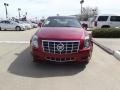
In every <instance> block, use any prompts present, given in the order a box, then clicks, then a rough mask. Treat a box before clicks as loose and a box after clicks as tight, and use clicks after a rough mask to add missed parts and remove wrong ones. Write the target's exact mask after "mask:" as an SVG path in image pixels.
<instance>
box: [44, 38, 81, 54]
mask: <svg viewBox="0 0 120 90" xmlns="http://www.w3.org/2000/svg"><path fill="white" fill-rule="evenodd" d="M59 44H63V45H64V47H63V48H64V49H63V50H62V51H60V50H58V49H57V46H58V45H59ZM79 47H80V41H77V40H75V41H54V40H42V48H43V51H44V52H47V53H53V54H71V53H77V52H78V51H79Z"/></svg>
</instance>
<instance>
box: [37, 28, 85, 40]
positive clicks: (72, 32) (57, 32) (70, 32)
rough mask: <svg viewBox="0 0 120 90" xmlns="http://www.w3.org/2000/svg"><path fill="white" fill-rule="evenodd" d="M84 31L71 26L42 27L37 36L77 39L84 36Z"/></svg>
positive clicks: (41, 37) (42, 37)
mask: <svg viewBox="0 0 120 90" xmlns="http://www.w3.org/2000/svg"><path fill="white" fill-rule="evenodd" d="M84 31H85V30H83V29H82V28H73V27H69V28H68V27H42V28H40V30H39V32H38V33H37V36H38V38H40V39H54V40H55V39H56V40H65V39H66V40H79V39H83V38H84V33H85V32H84Z"/></svg>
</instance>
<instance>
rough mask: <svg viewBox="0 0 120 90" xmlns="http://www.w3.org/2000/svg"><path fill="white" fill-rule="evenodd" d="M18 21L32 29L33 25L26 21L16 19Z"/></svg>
mask: <svg viewBox="0 0 120 90" xmlns="http://www.w3.org/2000/svg"><path fill="white" fill-rule="evenodd" d="M16 22H18V23H20V24H23V25H25V27H26V28H27V29H32V25H31V24H29V23H27V22H26V21H16Z"/></svg>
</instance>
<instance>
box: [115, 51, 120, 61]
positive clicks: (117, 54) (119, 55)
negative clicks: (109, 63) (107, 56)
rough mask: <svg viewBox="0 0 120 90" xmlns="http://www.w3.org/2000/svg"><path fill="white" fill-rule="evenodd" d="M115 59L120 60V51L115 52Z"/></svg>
mask: <svg viewBox="0 0 120 90" xmlns="http://www.w3.org/2000/svg"><path fill="white" fill-rule="evenodd" d="M114 57H115V58H117V59H118V60H120V51H115V52H114Z"/></svg>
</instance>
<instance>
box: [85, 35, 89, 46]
mask: <svg viewBox="0 0 120 90" xmlns="http://www.w3.org/2000/svg"><path fill="white" fill-rule="evenodd" d="M89 46H90V37H89V36H86V37H85V40H84V48H88V47H89Z"/></svg>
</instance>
